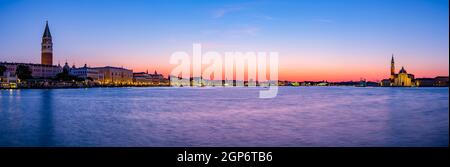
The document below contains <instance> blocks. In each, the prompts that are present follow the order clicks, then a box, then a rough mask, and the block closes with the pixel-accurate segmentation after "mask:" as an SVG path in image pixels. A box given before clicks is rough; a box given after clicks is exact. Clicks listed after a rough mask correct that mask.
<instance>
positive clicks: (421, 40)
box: [0, 0, 449, 80]
mask: <svg viewBox="0 0 450 167" xmlns="http://www.w3.org/2000/svg"><path fill="white" fill-rule="evenodd" d="M448 5H449V4H448V1H447V0H421V1H419V0H389V1H387V0H290V1H289V0H285V1H275V0H273V1H269V0H260V1H231V0H230V1H228V0H227V1H221V0H216V1H207V0H197V1H188V0H183V1H181V0H180V1H174V0H170V1H158V0H148V1H143V0H131V1H125V0H122V1H119V0H89V1H87V0H33V1H31V0H30V1H27V0H23V1H21V0H0V25H1V26H0V36H1V37H2V38H1V39H0V61H14V62H35V63H37V62H40V40H41V39H40V38H41V36H42V32H43V29H44V25H45V21H46V20H48V21H49V24H50V29H51V32H52V35H53V38H54V39H53V41H54V52H55V55H54V62H55V63H57V62H61V63H64V62H65V61H66V60H67V61H69V63H70V64H76V65H78V66H79V65H83V64H85V63H87V64H89V65H91V66H102V65H114V66H124V67H127V68H132V69H134V70H135V71H143V70H146V69H149V70H150V71H153V70H155V69H157V70H160V71H162V72H168V71H170V68H171V66H170V65H168V64H169V57H170V55H171V54H172V53H173V52H174V51H180V50H181V51H191V50H192V43H194V42H199V43H202V44H203V47H204V50H205V51H206V50H211V51H219V52H225V51H278V52H279V53H280V72H281V74H280V77H281V78H286V79H292V80H319V79H325V80H357V79H359V77H365V78H368V79H371V80H377V79H383V77H388V72H389V61H390V55H391V54H392V53H393V54H394V55H395V56H396V62H397V63H398V65H399V66H398V67H397V68H401V65H404V66H405V68H406V69H407V71H408V72H412V73H414V74H416V76H417V77H430V76H434V75H448V69H449V64H448V61H449V48H448V45H449V38H448V37H449V31H448V29H449V22H448V20H449V10H448Z"/></svg>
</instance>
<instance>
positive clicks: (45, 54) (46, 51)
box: [41, 21, 53, 65]
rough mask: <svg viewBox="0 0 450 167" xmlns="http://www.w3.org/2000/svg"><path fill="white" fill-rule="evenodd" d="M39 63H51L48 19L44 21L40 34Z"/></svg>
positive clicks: (51, 52)
mask: <svg viewBox="0 0 450 167" xmlns="http://www.w3.org/2000/svg"><path fill="white" fill-rule="evenodd" d="M41 64H44V65H53V42H52V35H51V34H50V28H49V27H48V21H45V30H44V34H43V35H42V43H41Z"/></svg>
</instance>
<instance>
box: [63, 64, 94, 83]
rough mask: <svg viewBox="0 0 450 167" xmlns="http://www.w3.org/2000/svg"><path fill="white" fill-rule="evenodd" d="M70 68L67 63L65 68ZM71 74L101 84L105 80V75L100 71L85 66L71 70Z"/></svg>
mask: <svg viewBox="0 0 450 167" xmlns="http://www.w3.org/2000/svg"><path fill="white" fill-rule="evenodd" d="M66 66H67V67H68V65H67V63H66V65H64V67H66ZM69 74H70V75H73V76H76V77H78V78H83V79H84V80H87V81H93V82H100V81H102V80H103V74H102V73H100V72H99V70H98V69H94V68H90V67H88V66H87V64H85V65H84V66H83V67H80V68H75V67H74V68H70V70H69Z"/></svg>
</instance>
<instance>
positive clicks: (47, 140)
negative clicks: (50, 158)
mask: <svg viewBox="0 0 450 167" xmlns="http://www.w3.org/2000/svg"><path fill="white" fill-rule="evenodd" d="M40 98H41V99H40V100H41V102H40V103H39V104H40V106H39V110H38V113H39V117H40V119H39V130H38V131H39V133H38V134H39V145H41V146H50V145H52V144H53V141H52V138H53V133H54V124H53V114H54V111H53V90H52V89H49V90H43V91H42V92H41V95H40Z"/></svg>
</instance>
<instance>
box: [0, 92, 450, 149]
mask: <svg viewBox="0 0 450 167" xmlns="http://www.w3.org/2000/svg"><path fill="white" fill-rule="evenodd" d="M259 90H260V89H259V88H91V89H53V90H0V92H1V95H0V146H445V147H448V143H449V141H448V136H449V133H448V131H449V127H448V126H449V90H448V88H356V87H281V88H280V89H279V94H278V96H277V97H276V98H273V99H259V98H257V97H258V91H259Z"/></svg>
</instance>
